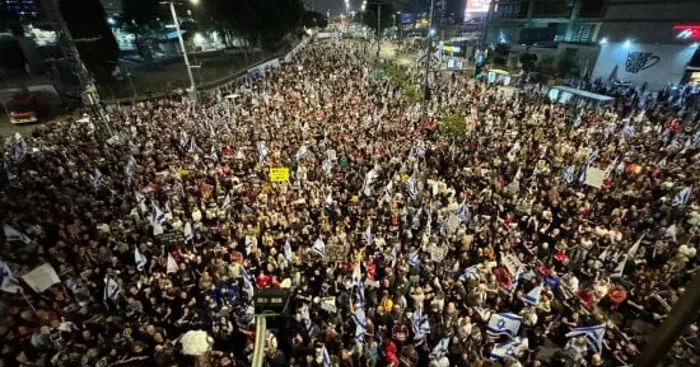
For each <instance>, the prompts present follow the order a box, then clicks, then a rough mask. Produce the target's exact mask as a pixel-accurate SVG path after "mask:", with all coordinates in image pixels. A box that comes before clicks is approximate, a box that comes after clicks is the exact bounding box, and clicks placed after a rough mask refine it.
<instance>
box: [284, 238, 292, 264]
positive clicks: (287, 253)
mask: <svg viewBox="0 0 700 367" xmlns="http://www.w3.org/2000/svg"><path fill="white" fill-rule="evenodd" d="M284 260H285V261H286V262H287V264H289V263H291V262H292V243H291V242H290V241H289V235H287V238H286V239H285V240H284Z"/></svg>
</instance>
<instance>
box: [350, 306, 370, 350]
mask: <svg viewBox="0 0 700 367" xmlns="http://www.w3.org/2000/svg"><path fill="white" fill-rule="evenodd" d="M352 319H353V321H354V322H355V341H357V342H359V343H362V342H363V341H364V339H365V333H366V332H367V318H366V316H365V310H364V309H363V308H362V307H357V308H356V309H355V313H353V315H352Z"/></svg>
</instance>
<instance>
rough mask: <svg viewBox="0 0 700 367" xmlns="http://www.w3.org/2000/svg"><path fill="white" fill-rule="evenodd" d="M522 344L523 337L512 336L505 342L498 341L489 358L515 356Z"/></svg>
mask: <svg viewBox="0 0 700 367" xmlns="http://www.w3.org/2000/svg"><path fill="white" fill-rule="evenodd" d="M525 340H527V339H525ZM524 345H525V343H524V342H523V339H520V338H514V339H513V340H511V341H508V342H505V343H498V344H496V345H495V346H494V347H493V349H492V350H491V360H492V361H496V360H499V359H503V358H505V357H512V358H517V354H518V350H519V349H520V348H521V347H523V346H524Z"/></svg>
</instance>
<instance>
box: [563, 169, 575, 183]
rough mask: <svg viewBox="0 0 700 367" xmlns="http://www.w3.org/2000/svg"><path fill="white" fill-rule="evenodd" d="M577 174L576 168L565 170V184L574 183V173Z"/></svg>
mask: <svg viewBox="0 0 700 367" xmlns="http://www.w3.org/2000/svg"><path fill="white" fill-rule="evenodd" d="M575 172H576V168H574V166H569V167H566V169H565V170H564V182H566V183H567V184H569V185H571V184H572V183H574V173H575Z"/></svg>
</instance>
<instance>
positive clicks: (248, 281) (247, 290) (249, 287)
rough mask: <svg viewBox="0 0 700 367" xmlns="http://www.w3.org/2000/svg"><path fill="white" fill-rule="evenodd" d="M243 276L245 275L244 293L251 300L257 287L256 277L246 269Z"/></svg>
mask: <svg viewBox="0 0 700 367" xmlns="http://www.w3.org/2000/svg"><path fill="white" fill-rule="evenodd" d="M241 276H242V277H243V293H244V294H245V297H246V299H247V300H248V301H250V300H252V299H253V295H254V294H255V287H254V286H253V283H254V281H253V280H254V279H253V277H251V276H250V274H249V273H248V272H247V271H246V270H245V269H244V270H243V272H242V273H241Z"/></svg>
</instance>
